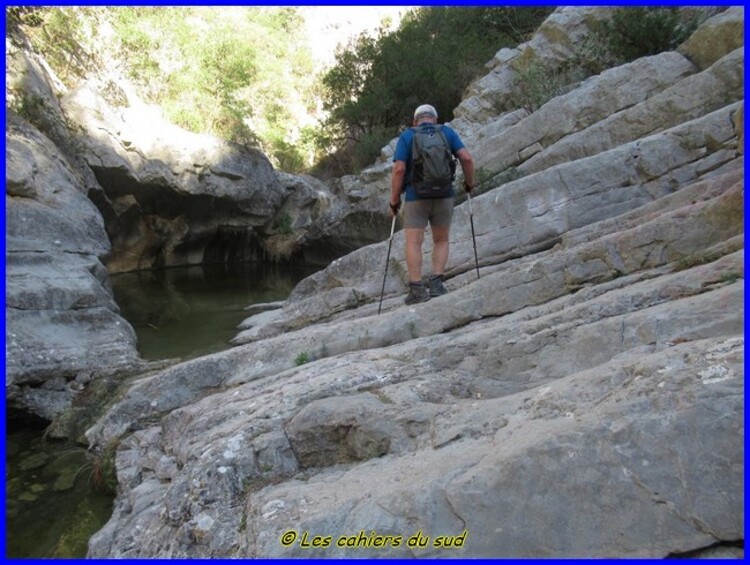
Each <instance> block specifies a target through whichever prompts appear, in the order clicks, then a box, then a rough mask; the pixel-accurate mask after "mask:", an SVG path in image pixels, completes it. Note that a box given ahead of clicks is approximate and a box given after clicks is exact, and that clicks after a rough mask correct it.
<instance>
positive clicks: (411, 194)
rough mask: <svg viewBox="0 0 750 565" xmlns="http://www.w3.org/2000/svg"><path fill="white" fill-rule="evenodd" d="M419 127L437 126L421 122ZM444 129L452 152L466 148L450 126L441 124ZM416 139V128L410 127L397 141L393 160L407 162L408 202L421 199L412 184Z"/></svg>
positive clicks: (452, 195) (452, 191) (406, 185)
mask: <svg viewBox="0 0 750 565" xmlns="http://www.w3.org/2000/svg"><path fill="white" fill-rule="evenodd" d="M417 127H426V128H429V129H435V126H434V125H433V124H430V123H425V124H420V125H419V126H417ZM441 127H442V131H443V133H444V134H445V138H446V139H447V140H448V145H450V149H451V153H453V154H454V155H455V154H456V153H457V152H458V151H459V150H460V149H463V148H464V143H463V141H461V138H460V137H458V134H457V133H456V132H455V131H453V130H452V129H451V128H449V127H448V126H441ZM413 139H414V130H413V129H411V128H409V129H407V130H405V131H404V132H403V133H402V134H401V135H400V136H399V138H398V142H397V143H396V152H395V153H394V154H393V162H394V163H395V162H396V161H403V162H404V163H406V174H405V175H404V186H405V187H406V190H405V192H406V202H412V201H414V200H419V196H417V191H416V190H414V187H413V186H412V185H411V174H412V162H411V142H412V140H413ZM455 195H456V193H455V191H454V189H453V188H451V197H454V196H455Z"/></svg>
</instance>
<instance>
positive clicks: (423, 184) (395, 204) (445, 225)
mask: <svg viewBox="0 0 750 565" xmlns="http://www.w3.org/2000/svg"><path fill="white" fill-rule="evenodd" d="M437 117H438V114H437V111H436V110H435V108H434V107H433V106H430V105H429V104H423V105H421V106H419V107H418V108H417V109H416V110H415V112H414V122H413V127H411V128H409V129H407V130H405V131H404V132H403V133H402V134H401V136H400V137H399V138H398V144H397V145H396V152H395V153H394V155H393V162H394V166H393V174H392V176H391V201H390V208H391V217H395V215H396V214H397V213H398V211H399V209H400V207H401V193H402V192H405V193H406V197H405V199H404V233H405V234H406V267H407V270H408V272H409V293H408V294H407V296H406V300H405V302H406V304H415V303H417V302H424V301H426V300H429V299H430V298H431V297H434V296H440V295H442V294H445V293H446V292H448V291H447V290H446V288H445V286H444V285H443V277H444V274H445V265H446V263H447V262H448V236H449V233H450V225H451V216H452V214H453V204H454V200H455V196H456V194H455V191H454V189H453V174H454V173H455V159H454V158H453V156H455V157H458V160H459V161H460V162H461V169H462V170H463V174H464V190H466V192H471V190H472V189H473V188H474V162H473V160H472V158H471V154H470V153H469V151H468V150H467V149H466V147H465V146H464V144H463V142H462V141H461V139H460V138H459V137H458V134H457V133H456V132H455V131H453V130H452V129H450V128H449V127H448V126H445V125H437ZM445 167H450V169H449V170H448V171H447V172H446V171H445ZM435 170H440V171H442V172H441V173H440V179H436V177H437V176H438V173H430V171H435ZM446 174H447V175H448V178H445V176H446ZM431 175H432V176H431ZM420 177H421V178H420ZM428 223H429V225H430V228H431V229H432V243H433V248H432V273H431V274H430V276H429V277H428V278H427V285H425V283H424V282H423V281H422V242H423V240H424V231H425V228H426V227H427V224H428Z"/></svg>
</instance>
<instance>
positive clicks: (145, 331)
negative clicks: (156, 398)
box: [111, 263, 314, 361]
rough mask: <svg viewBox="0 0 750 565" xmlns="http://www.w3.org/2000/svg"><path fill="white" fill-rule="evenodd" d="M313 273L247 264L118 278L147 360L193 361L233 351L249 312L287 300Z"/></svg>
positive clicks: (118, 293)
mask: <svg viewBox="0 0 750 565" xmlns="http://www.w3.org/2000/svg"><path fill="white" fill-rule="evenodd" d="M313 272H314V270H313V269H310V268H306V267H295V266H279V265H262V264H257V263H242V264H235V265H208V266H195V267H182V268H174V269H164V270H160V271H139V272H135V273H124V274H119V275H112V277H111V280H112V290H113V292H114V296H115V300H116V301H117V304H118V305H119V306H120V309H121V313H122V316H123V317H124V318H125V319H126V320H128V322H130V324H131V325H132V326H133V328H134V329H135V332H136V334H137V336H138V350H139V352H140V354H141V356H142V357H143V358H144V359H148V360H152V361H154V360H159V359H167V358H174V357H179V358H182V359H188V358H193V357H198V356H200V355H207V354H209V353H213V352H216V351H220V350H222V349H226V348H228V347H230V345H229V340H230V339H232V338H233V337H234V336H236V335H237V333H238V330H237V325H238V324H239V323H240V322H241V321H242V320H244V319H245V318H246V317H247V313H246V312H244V309H245V307H247V306H249V305H251V304H258V303H262V302H274V301H277V300H283V299H285V298H286V297H287V296H289V293H290V292H291V291H292V289H293V288H294V286H295V285H296V284H297V283H298V282H299V281H300V280H302V279H303V278H304V277H306V276H308V275H310V274H312V273H313Z"/></svg>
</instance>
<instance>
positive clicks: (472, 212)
mask: <svg viewBox="0 0 750 565" xmlns="http://www.w3.org/2000/svg"><path fill="white" fill-rule="evenodd" d="M466 198H467V199H468V200H469V221H470V222H471V241H472V242H473V243H474V263H475V264H476V266H477V280H479V259H478V258H477V238H476V236H475V235H474V209H473V208H472V207H471V192H467V193H466Z"/></svg>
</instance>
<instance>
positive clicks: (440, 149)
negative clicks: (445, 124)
mask: <svg viewBox="0 0 750 565" xmlns="http://www.w3.org/2000/svg"><path fill="white" fill-rule="evenodd" d="M411 129H412V130H413V131H414V138H413V139H412V143H411V158H412V175H411V184H412V186H413V187H414V188H415V189H416V191H417V196H419V197H420V198H448V197H449V196H451V190H452V189H453V179H454V178H455V177H456V159H455V158H454V157H453V154H452V153H451V149H450V145H449V144H448V139H447V138H446V137H445V133H443V131H442V129H443V128H442V126H440V125H432V124H430V125H427V126H416V127H413V128H411Z"/></svg>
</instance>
